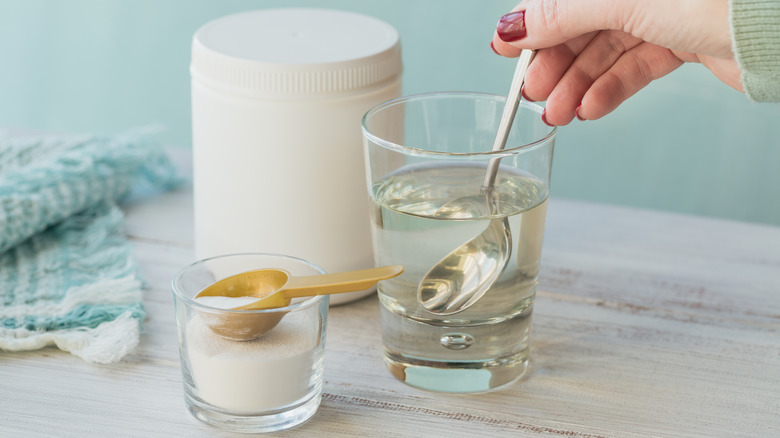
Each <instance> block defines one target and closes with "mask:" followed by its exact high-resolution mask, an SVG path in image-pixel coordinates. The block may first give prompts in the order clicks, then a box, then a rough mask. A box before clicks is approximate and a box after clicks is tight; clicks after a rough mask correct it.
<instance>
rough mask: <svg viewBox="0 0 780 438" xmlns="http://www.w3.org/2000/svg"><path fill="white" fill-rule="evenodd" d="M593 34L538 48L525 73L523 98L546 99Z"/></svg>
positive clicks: (594, 34)
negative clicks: (546, 47) (545, 47)
mask: <svg viewBox="0 0 780 438" xmlns="http://www.w3.org/2000/svg"><path fill="white" fill-rule="evenodd" d="M595 36H596V33H592V34H587V35H583V36H581V37H579V38H575V39H574V40H572V41H569V42H567V43H566V44H561V45H558V46H555V47H550V48H548V49H542V50H538V51H537V52H536V56H535V57H534V62H533V63H532V64H531V67H529V68H528V72H527V73H526V75H525V78H526V80H525V87H524V88H523V95H524V96H525V98H526V99H528V100H532V101H541V100H547V97H548V96H549V95H550V93H551V92H552V91H553V89H555V86H556V85H557V84H558V82H559V81H560V80H561V78H562V77H563V75H564V74H565V73H566V71H567V70H568V69H569V66H571V64H572V63H573V62H574V61H575V59H577V55H578V54H579V53H580V52H581V51H582V50H583V49H584V48H585V47H587V45H588V44H589V43H590V41H591V40H592V39H593V38H594V37H595Z"/></svg>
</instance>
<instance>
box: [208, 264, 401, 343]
mask: <svg viewBox="0 0 780 438" xmlns="http://www.w3.org/2000/svg"><path fill="white" fill-rule="evenodd" d="M402 272H403V267H402V266H398V265H392V266H383V267H379V268H372V269H362V270H358V271H348V272H339V273H333V274H323V275H312V276H305V277H294V276H292V275H291V274H290V273H289V272H288V271H285V270H283V269H273V268H269V269H258V270H253V271H247V272H242V273H240V274H236V275H232V276H230V277H226V278H223V279H221V280H219V281H217V282H215V283H213V284H211V285H209V286H207V287H206V288H204V289H203V290H201V291H200V292H199V293H198V294H197V295H195V300H196V301H197V300H198V298H202V297H226V298H242V299H246V298H247V297H256V298H257V300H255V301H251V302H249V303H248V304H242V305H239V306H236V307H231V308H228V309H220V311H205V310H203V311H201V312H200V313H201V317H202V318H203V321H204V323H205V324H206V325H208V326H209V327H210V328H211V330H212V331H214V332H215V333H217V334H218V335H220V336H222V337H225V338H228V339H232V340H236V341H249V340H252V339H256V338H258V337H260V336H262V335H263V334H265V333H266V332H268V331H269V330H271V329H273V328H274V327H276V325H277V324H279V322H280V321H281V320H282V318H283V317H284V315H285V313H286V312H283V311H281V310H280V311H275V310H274V309H280V308H284V307H287V306H289V305H290V303H291V302H292V299H293V298H302V297H311V296H316V295H330V294H335V293H343V292H355V291H359V290H364V289H368V288H369V287H371V286H374V285H375V284H376V283H378V282H379V281H380V280H386V279H388V278H393V277H396V276H398V275H400V274H401V273H402ZM242 301H244V300H242ZM225 310H227V311H225Z"/></svg>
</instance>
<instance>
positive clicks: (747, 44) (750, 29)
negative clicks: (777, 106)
mask: <svg viewBox="0 0 780 438" xmlns="http://www.w3.org/2000/svg"><path fill="white" fill-rule="evenodd" d="M729 19H730V22H731V23H730V24H731V34H732V38H733V44H734V54H735V56H736V59H737V63H738V64H739V67H740V69H741V70H742V77H741V80H742V86H743V88H744V89H745V93H746V94H747V95H748V97H750V98H751V99H753V100H755V101H758V102H780V0H731V1H730V17H729Z"/></svg>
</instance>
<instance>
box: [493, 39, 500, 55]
mask: <svg viewBox="0 0 780 438" xmlns="http://www.w3.org/2000/svg"><path fill="white" fill-rule="evenodd" d="M490 48H491V49H493V53H495V54H496V55H501V54H500V53H498V50H496V47H495V46H494V45H493V41H491V42H490Z"/></svg>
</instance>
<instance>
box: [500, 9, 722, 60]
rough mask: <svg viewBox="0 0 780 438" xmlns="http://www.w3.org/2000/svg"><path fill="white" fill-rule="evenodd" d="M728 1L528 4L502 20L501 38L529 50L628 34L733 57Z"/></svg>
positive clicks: (676, 46)
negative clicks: (593, 35)
mask: <svg viewBox="0 0 780 438" xmlns="http://www.w3.org/2000/svg"><path fill="white" fill-rule="evenodd" d="M728 14H729V11H728V1H727V0H687V1H683V2H681V1H679V0H653V1H643V0H621V1H614V0H589V1H583V0H527V1H524V2H523V3H521V4H519V5H518V6H517V7H516V11H515V12H512V13H509V14H506V15H504V16H503V17H501V19H500V20H499V23H498V26H497V34H498V36H499V37H500V38H501V39H502V40H504V41H506V42H509V43H511V44H512V45H513V46H515V47H518V48H525V49H540V48H546V47H553V46H556V45H558V44H561V43H563V42H565V41H568V40H570V39H572V38H575V37H577V36H579V35H583V34H585V33H589V32H593V31H597V30H608V29H612V30H623V31H625V32H626V33H630V34H632V35H634V36H635V37H637V38H641V39H643V40H645V41H648V42H652V43H654V44H657V45H660V46H663V47H668V48H671V49H675V50H680V51H688V52H694V53H705V54H709V55H712V56H720V57H731V56H733V55H732V51H731V37H730V33H731V32H730V25H729V20H728Z"/></svg>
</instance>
